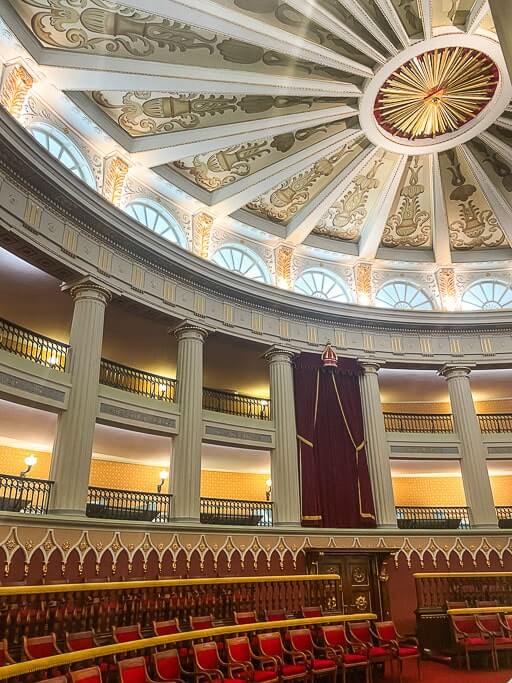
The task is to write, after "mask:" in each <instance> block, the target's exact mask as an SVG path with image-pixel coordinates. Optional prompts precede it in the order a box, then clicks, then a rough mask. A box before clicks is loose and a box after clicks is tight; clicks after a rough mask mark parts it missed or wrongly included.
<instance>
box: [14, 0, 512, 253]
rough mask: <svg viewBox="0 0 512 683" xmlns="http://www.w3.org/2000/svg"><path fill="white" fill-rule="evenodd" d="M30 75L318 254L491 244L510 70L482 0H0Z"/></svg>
mask: <svg viewBox="0 0 512 683" xmlns="http://www.w3.org/2000/svg"><path fill="white" fill-rule="evenodd" d="M1 15H2V16H3V19H4V21H5V22H6V24H7V25H8V26H9V28H10V29H11V30H12V31H13V33H15V34H16V36H17V38H18V40H20V42H21V43H23V45H24V47H25V48H27V49H28V50H29V52H30V54H31V57H32V58H33V60H35V61H36V62H37V64H38V65H39V68H40V69H41V70H42V71H43V72H44V73H45V75H46V77H47V78H48V79H50V81H51V82H52V83H54V84H55V85H56V86H57V87H58V88H59V89H61V90H63V91H65V92H66V93H67V95H68V96H69V97H71V98H72V100H73V101H74V103H75V105H77V106H78V107H79V108H80V110H83V111H84V112H85V113H86V114H87V115H88V116H89V117H90V118H92V119H93V120H94V121H95V122H96V124H97V125H98V126H99V127H100V128H101V129H102V130H104V131H105V132H106V133H107V134H108V135H109V136H110V137H111V138H113V139H114V140H115V141H116V142H117V143H118V144H119V145H121V146H122V147H123V149H124V150H125V151H126V152H127V154H129V156H130V159H131V160H132V161H133V162H134V163H136V164H141V165H143V166H147V167H150V168H152V169H153V170H154V171H155V172H156V173H157V174H159V175H160V176H161V177H162V178H164V179H165V180H166V181H169V182H170V183H172V184H174V185H175V186H177V187H178V188H180V189H181V190H182V191H184V192H185V193H187V194H189V195H190V196H192V197H194V198H195V199H196V200H198V201H199V202H200V204H201V205H203V206H204V207H206V210H207V211H208V212H209V213H210V214H211V215H212V216H214V217H215V218H217V219H218V220H221V221H222V220H224V219H227V218H228V217H232V218H233V219H235V220H234V221H233V223H235V222H236V224H237V225H241V226H253V227H254V228H257V229H258V231H260V234H265V235H269V236H271V237H272V238H276V239H278V240H280V242H281V243H282V242H285V243H287V244H289V245H291V246H292V247H299V245H300V247H299V248H301V249H303V250H304V251H305V252H306V251H307V249H310V250H316V253H317V254H318V253H320V254H321V252H322V250H325V252H326V253H329V254H330V258H331V259H333V258H336V257H337V256H339V258H340V259H341V260H343V259H345V260H346V259H347V258H350V259H351V260H352V262H356V261H357V259H362V260H363V261H369V260H370V261H371V260H373V259H377V260H379V259H380V260H383V261H386V262H388V263H391V262H394V263H396V264H398V266H400V264H406V263H409V264H410V263H413V264H415V263H420V264H421V263H422V264H426V263H429V262H430V263H432V264H436V263H437V264H438V265H443V266H445V265H449V264H452V263H457V262H460V263H468V262H470V261H471V262H486V261H487V262H489V261H493V262H496V261H501V262H503V261H505V260H508V259H509V258H510V257H511V254H512V252H511V250H510V247H511V241H512V220H511V218H512V170H511V164H512V105H510V99H511V97H512V88H511V84H510V79H509V76H508V74H507V71H506V68H505V62H504V58H503V55H502V53H501V49H500V46H499V43H498V41H497V37H496V33H495V30H494V26H493V23H492V18H491V15H490V12H489V7H488V5H487V2H485V0H434V1H433V2H432V1H431V0H288V1H287V2H283V1H282V0H186V1H185V0H181V1H180V0H138V1H137V2H131V3H129V4H127V5H121V4H117V3H113V2H108V1H107V0H9V1H8V2H6V3H5V8H4V7H3V8H2V10H1Z"/></svg>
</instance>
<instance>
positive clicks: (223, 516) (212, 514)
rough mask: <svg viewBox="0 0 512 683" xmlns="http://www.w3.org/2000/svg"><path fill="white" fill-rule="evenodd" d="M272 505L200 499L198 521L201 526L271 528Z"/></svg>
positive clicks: (263, 502)
mask: <svg viewBox="0 0 512 683" xmlns="http://www.w3.org/2000/svg"><path fill="white" fill-rule="evenodd" d="M272 507H273V504H272V503H270V502H267V501H259V500H226V499H224V498H201V516H200V521H201V522H202V523H203V524H227V525H234V526H272V524H273V520H272Z"/></svg>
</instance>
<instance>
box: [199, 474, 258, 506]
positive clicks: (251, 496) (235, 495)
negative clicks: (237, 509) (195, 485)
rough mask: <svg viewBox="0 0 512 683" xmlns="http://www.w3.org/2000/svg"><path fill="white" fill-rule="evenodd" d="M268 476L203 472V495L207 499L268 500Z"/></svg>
mask: <svg viewBox="0 0 512 683" xmlns="http://www.w3.org/2000/svg"><path fill="white" fill-rule="evenodd" d="M267 479H268V474H249V473H247V472H216V471H214V470H202V472H201V495H202V496H204V497H206V498H228V499H238V500H266V498H265V493H266V490H267V485H266V481H267Z"/></svg>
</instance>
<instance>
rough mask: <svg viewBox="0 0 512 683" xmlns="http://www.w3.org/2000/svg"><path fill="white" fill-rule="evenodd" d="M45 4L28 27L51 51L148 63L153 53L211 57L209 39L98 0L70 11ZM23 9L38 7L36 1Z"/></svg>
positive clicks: (64, 2) (82, 1)
mask: <svg viewBox="0 0 512 683" xmlns="http://www.w3.org/2000/svg"><path fill="white" fill-rule="evenodd" d="M50 1H51V5H50V7H48V8H47V9H45V10H44V11H42V12H37V13H36V14H34V16H33V17H32V22H31V24H32V29H33V31H34V32H35V34H36V35H37V37H38V38H39V39H40V40H41V41H42V42H43V43H46V44H47V45H51V46H52V47H59V48H66V49H86V50H90V51H94V50H96V49H97V48H100V47H101V48H102V49H103V50H104V51H105V53H107V54H115V53H116V52H119V51H122V50H125V51H126V52H127V53H129V54H131V55H133V56H134V57H149V56H151V55H152V54H153V53H154V52H155V50H156V48H157V47H158V48H167V50H168V51H169V52H176V51H179V52H184V51H186V50H191V49H206V50H207V51H208V53H209V54H213V50H214V48H213V45H214V44H215V43H216V42H217V37H216V36H215V35H214V36H213V37H207V36H205V35H203V34H201V33H199V32H198V31H194V30H192V28H191V26H188V25H187V24H182V23H180V22H177V21H171V20H170V19H164V18H162V17H159V16H158V15H156V14H151V13H149V12H142V11H139V10H136V9H132V8H129V7H125V6H123V5H118V4H116V3H111V2H105V1H104V0H90V2H89V3H88V2H87V0H75V2H74V3H73V4H74V6H75V7H70V4H69V0H50ZM26 3H27V4H28V5H32V6H33V7H38V8H40V7H41V2H40V0H26ZM88 4H89V5H90V6H87V5H88ZM82 8H85V9H82ZM55 32H57V33H58V34H64V35H61V36H56V35H55ZM91 34H92V36H91Z"/></svg>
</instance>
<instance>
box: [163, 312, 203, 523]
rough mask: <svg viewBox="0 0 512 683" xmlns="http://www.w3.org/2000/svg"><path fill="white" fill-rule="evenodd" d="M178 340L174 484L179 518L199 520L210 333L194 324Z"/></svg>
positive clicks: (178, 331) (183, 325) (187, 324)
mask: <svg viewBox="0 0 512 683" xmlns="http://www.w3.org/2000/svg"><path fill="white" fill-rule="evenodd" d="M174 334H175V336H176V338H177V339H178V362H177V372H176V379H177V388H176V402H177V403H178V404H179V409H180V430H179V434H178V436H177V437H176V440H175V442H174V449H173V450H174V454H173V467H174V470H173V472H171V476H170V484H171V492H172V493H173V494H174V517H175V519H181V520H191V521H196V522H198V521H199V509H200V490H201V441H202V426H203V409H202V405H203V347H204V340H205V339H206V337H207V335H208V331H207V330H206V329H204V328H203V327H200V326H199V325H197V324H196V323H193V322H188V321H186V322H183V323H181V325H179V326H178V327H177V328H175V329H174Z"/></svg>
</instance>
